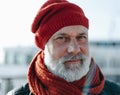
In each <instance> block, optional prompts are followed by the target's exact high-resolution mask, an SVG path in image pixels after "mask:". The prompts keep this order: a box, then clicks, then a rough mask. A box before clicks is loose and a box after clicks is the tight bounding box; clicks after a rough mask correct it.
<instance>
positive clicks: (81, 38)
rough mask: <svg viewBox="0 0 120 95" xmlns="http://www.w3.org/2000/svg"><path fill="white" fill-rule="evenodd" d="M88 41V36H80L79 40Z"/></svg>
mask: <svg viewBox="0 0 120 95" xmlns="http://www.w3.org/2000/svg"><path fill="white" fill-rule="evenodd" d="M86 39H87V37H86V36H78V37H77V40H86Z"/></svg>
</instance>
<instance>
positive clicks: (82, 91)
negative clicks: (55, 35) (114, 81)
mask: <svg viewBox="0 0 120 95" xmlns="http://www.w3.org/2000/svg"><path fill="white" fill-rule="evenodd" d="M43 59H44V55H43V52H40V53H39V54H37V55H36V57H35V58H34V60H33V61H32V62H31V65H30V67H29V71H28V83H29V88H30V90H31V92H32V93H33V94H34V95H96V94H99V93H100V92H101V91H102V89H103V87H104V81H105V80H104V76H103V75H102V73H101V71H100V69H99V67H98V66H97V65H96V64H95V63H94V62H93V61H92V62H91V66H90V71H89V72H88V74H87V75H86V76H85V77H83V78H82V79H80V80H77V81H74V82H67V81H66V80H64V79H62V78H60V77H57V76H55V75H53V74H52V73H50V72H49V71H48V69H47V68H46V66H45V65H44V61H43Z"/></svg>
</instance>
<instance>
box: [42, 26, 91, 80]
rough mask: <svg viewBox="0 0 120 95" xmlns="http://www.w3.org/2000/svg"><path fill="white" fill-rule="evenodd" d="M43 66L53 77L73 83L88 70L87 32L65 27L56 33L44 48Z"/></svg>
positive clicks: (82, 27) (77, 28)
mask: <svg viewBox="0 0 120 95" xmlns="http://www.w3.org/2000/svg"><path fill="white" fill-rule="evenodd" d="M44 53H45V65H46V66H47V68H48V69H49V70H50V71H51V72H52V73H53V74H55V75H57V76H59V77H61V78H64V79H66V80H67V81H75V80H78V79H80V78H82V77H83V76H85V75H86V74H87V72H88V70H89V65H90V56H89V48H88V30H87V29H86V28H85V27H84V26H80V25H74V26H67V27H64V28H62V29H60V30H59V31H57V32H56V33H55V34H54V35H53V36H52V37H51V38H50V39H49V41H48V43H47V45H46V46H45V51H44Z"/></svg>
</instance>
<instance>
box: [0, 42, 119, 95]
mask: <svg viewBox="0 0 120 95" xmlns="http://www.w3.org/2000/svg"><path fill="white" fill-rule="evenodd" d="M38 50H39V49H38V48H36V47H33V46H31V47H13V48H5V49H4V53H5V57H4V65H3V66H0V72H4V73H0V95H1V94H2V95H3V93H4V94H5V93H6V92H8V91H9V90H11V89H12V88H14V87H18V86H20V85H22V84H24V83H26V81H27V80H26V74H27V68H28V65H29V64H30V61H31V59H32V58H33V56H34V55H35V54H36V52H38ZM90 52H91V56H93V57H94V59H95V62H96V63H97V64H98V65H99V66H100V67H101V69H102V72H103V73H104V74H105V76H106V78H107V79H110V80H113V81H117V82H119V83H120V72H119V70H120V58H119V56H120V42H105V41H104V42H101V41H100V42H91V43H90ZM8 84H9V85H8Z"/></svg>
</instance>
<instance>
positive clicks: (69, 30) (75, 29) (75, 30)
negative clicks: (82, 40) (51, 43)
mask: <svg viewBox="0 0 120 95" xmlns="http://www.w3.org/2000/svg"><path fill="white" fill-rule="evenodd" d="M80 33H85V34H88V29H87V28H86V27H84V26H82V25H71V26H66V27H63V28H61V29H60V30H58V31H57V32H56V33H54V34H53V35H52V37H54V36H56V35H59V34H68V35H74V34H80ZM52 37H51V38H52Z"/></svg>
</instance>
